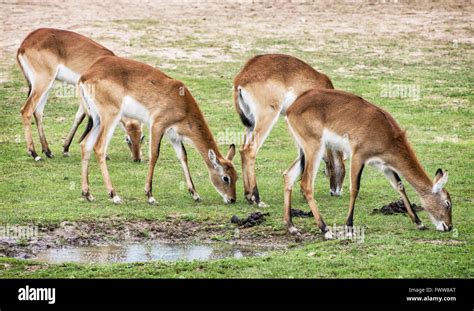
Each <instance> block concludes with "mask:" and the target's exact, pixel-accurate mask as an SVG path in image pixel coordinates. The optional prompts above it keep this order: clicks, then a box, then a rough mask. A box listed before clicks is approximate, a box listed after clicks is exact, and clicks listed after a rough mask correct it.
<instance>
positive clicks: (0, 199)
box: [0, 2, 474, 278]
mask: <svg viewBox="0 0 474 311" xmlns="http://www.w3.org/2000/svg"><path fill="white" fill-rule="evenodd" d="M46 3H47V2H45V4H43V5H40V6H38V7H35V10H34V12H35V13H33V11H32V10H31V8H30V6H32V5H31V4H21V5H20V4H1V5H0V6H2V9H1V11H3V12H10V13H11V14H10V15H9V16H5V19H4V21H5V22H4V27H5V30H6V31H5V32H4V33H2V34H1V36H3V37H2V42H8V43H7V44H5V45H3V46H2V47H1V50H2V54H1V59H0V62H1V63H0V67H1V70H2V77H1V79H0V169H1V175H0V225H2V226H6V225H14V224H20V225H37V226H39V227H40V228H49V227H53V228H54V227H58V226H60V224H61V223H63V222H65V221H67V222H71V223H78V224H80V223H105V224H107V223H111V222H113V221H119V222H121V223H127V222H140V221H148V222H150V221H151V222H157V223H161V222H162V223H169V224H171V226H172V225H173V224H175V225H176V227H177V228H180V227H179V224H180V223H184V222H191V223H193V224H197V226H201V227H202V228H201V229H199V232H200V234H197V235H196V236H195V239H200V240H219V241H233V242H238V241H239V238H241V239H243V240H245V241H247V242H255V243H257V242H260V243H270V244H271V243H273V242H274V241H278V244H280V245H282V244H283V245H285V248H284V249H283V250H275V251H274V252H270V253H269V254H268V255H266V256H264V257H255V258H244V259H224V260H216V261H208V262H205V261H195V262H184V261H180V262H173V263H164V262H153V263H137V264H58V265H57V264H45V263H38V262H34V261H32V260H22V259H11V258H8V257H2V258H0V277H3V278H17V277H35V278H36V277H38V278H43V277H53V278H55V277H66V278H69V277H71V278H72V277H75V278H77V277H123V278H128V277H165V278H168V277H171V278H178V277H179V278H195V277H199V278H202V277H204V278H207V277H243V278H255V277H270V278H272V277H273V278H275V277H283V278H291V277H305V278H308V277H309V278H313V277H325V278H333V277H335V278H359V277H367V278H372V277H374V278H405V277H415V278H431V277H436V278H449V277H455V278H461V277H468V278H472V277H473V276H474V270H473V267H474V266H473V261H472V260H473V253H474V248H473V242H474V235H473V234H474V227H473V226H472V221H473V215H474V212H473V209H472V207H473V205H474V197H473V190H472V181H473V172H474V149H473V147H474V140H473V128H474V123H473V119H474V110H473V107H474V95H473V88H474V72H473V67H474V52H473V43H474V41H473V39H472V38H473V34H474V32H473V29H472V20H473V12H474V10H473V7H472V4H463V5H457V4H455V3H452V2H449V3H447V4H436V6H435V5H434V4H433V5H430V4H426V5H425V6H422V5H418V6H412V5H407V4H390V3H389V4H377V3H376V4H373V5H370V6H361V7H359V6H357V8H355V7H353V6H354V5H353V4H351V5H346V4H344V3H339V2H335V3H334V4H331V5H327V6H324V8H323V9H321V6H320V5H321V4H320V3H319V4H318V2H316V3H313V4H284V3H279V4H272V3H267V4H256V5H254V6H250V7H248V6H246V5H244V4H242V5H239V4H225V3H224V4H216V3H214V4H205V3H202V4H199V5H195V6H189V5H186V6H185V5H172V6H169V8H168V9H167V10H163V5H162V4H159V3H158V4H154V5H151V4H146V5H144V7H138V5H137V6H135V7H134V8H128V7H126V5H125V4H123V3H118V4H117V10H116V11H114V12H108V11H107V12H104V14H103V15H100V16H97V15H95V14H93V13H94V10H95V11H98V10H100V7H98V4H96V5H90V6H88V7H87V9H86V12H88V13H90V14H81V15H83V16H81V17H80V18H81V19H82V20H78V21H77V23H78V24H73V23H72V22H71V21H69V20H68V19H67V18H68V16H69V17H70V16H73V14H74V12H76V11H77V10H79V7H78V4H75V3H76V2H75V3H70V5H65V6H62V7H58V6H54V5H53V4H51V6H49V5H47V4H46ZM147 6H151V7H147ZM41 12H43V13H44V16H43V17H41V16H42V15H41ZM127 12H128V13H129V14H127ZM30 14H34V16H33V17H34V18H32V20H33V25H34V26H32V23H29V24H27V25H25V23H22V21H24V20H25V19H28V18H30V17H32V16H31V15H30ZM48 16H51V17H54V16H58V17H59V20H60V21H64V23H60V22H57V21H53V20H54V19H53V18H48ZM74 16H76V15H74ZM2 19H3V17H2ZM40 26H54V27H61V28H67V29H71V30H74V31H78V32H81V33H83V34H86V35H90V36H91V37H92V38H93V39H95V40H97V41H99V42H100V43H102V44H104V45H106V46H107V47H109V48H111V49H113V50H114V51H116V52H117V53H118V54H120V55H123V56H126V57H130V58H133V59H136V60H141V61H144V62H146V63H148V64H152V65H155V66H157V67H158V68H161V69H162V70H163V71H165V72H166V73H167V74H169V75H171V76H173V77H175V78H177V79H180V80H182V81H183V82H185V83H186V84H187V86H188V87H189V89H190V90H191V92H192V93H193V95H194V96H195V98H196V99H197V101H198V103H199V105H200V107H201V109H202V110H203V112H204V115H205V117H206V119H207V121H208V123H209V125H210V127H211V130H212V132H213V133H214V135H215V137H216V139H218V140H219V141H220V142H222V143H223V144H221V150H222V151H223V152H224V151H225V150H226V149H227V144H228V143H232V142H235V143H237V144H238V143H239V141H237V140H238V138H239V137H238V134H236V133H240V132H241V131H242V126H241V124H240V120H239V118H238V116H237V114H236V113H235V112H234V109H233V104H232V91H231V85H232V80H233V77H234V76H235V75H236V74H237V72H238V71H239V69H240V68H241V66H242V65H243V64H244V62H245V61H246V60H247V59H248V58H249V57H251V56H253V55H255V54H262V53H275V52H278V53H287V54H292V55H294V56H297V57H299V58H301V59H303V60H305V61H307V62H308V63H309V64H311V65H313V66H314V67H315V68H317V69H318V70H320V71H322V72H324V73H326V74H328V75H329V76H330V77H331V78H332V80H333V82H334V84H335V87H336V88H338V89H343V90H347V91H350V92H353V93H356V94H358V95H360V96H362V97H364V98H366V99H367V100H369V101H371V102H373V103H375V104H378V105H380V106H381V107H383V108H384V109H386V110H388V111H389V112H391V113H392V114H393V115H394V117H395V118H396V119H397V121H398V122H399V123H400V124H401V125H402V127H403V128H406V129H407V130H408V135H409V139H410V141H411V142H412V144H413V146H414V149H415V151H416V152H417V155H418V156H419V158H420V160H421V162H422V164H423V165H424V167H425V168H426V170H427V171H428V173H429V174H430V175H431V176H433V175H434V172H435V171H436V169H437V168H438V167H441V168H443V169H448V170H449V182H448V186H447V189H448V190H449V192H450V194H451V197H452V201H453V222H454V226H455V230H454V231H452V232H449V233H440V232H437V231H435V230H434V227H433V226H432V224H431V222H430V221H429V219H428V216H427V214H426V213H425V212H420V213H419V215H420V217H421V218H422V220H423V222H424V223H425V224H426V225H428V227H429V228H430V230H427V231H418V230H416V228H415V226H414V225H413V224H411V223H410V221H409V219H408V217H405V216H403V215H396V216H384V215H381V214H372V213H371V212H372V210H373V209H375V208H380V207H382V206H383V205H384V204H387V203H388V202H391V201H393V200H396V199H398V198H397V194H396V193H395V192H394V191H393V190H392V188H391V187H390V185H389V184H388V182H387V181H386V180H385V178H384V177H383V176H382V175H381V174H380V173H378V172H376V171H375V170H374V169H372V168H368V169H366V170H365V171H364V174H363V178H362V185H361V192H360V195H359V199H358V201H357V204H356V211H355V223H356V225H361V226H364V229H365V238H364V241H363V243H358V242H355V241H348V240H334V241H324V240H323V239H322V237H321V235H320V234H319V232H318V230H317V229H316V226H315V224H314V220H313V219H311V218H304V219H301V218H298V219H295V222H296V226H297V227H299V228H300V229H302V231H303V232H305V235H304V238H303V241H298V242H297V241H295V240H294V238H292V237H291V236H288V235H287V234H286V230H285V226H284V224H283V180H282V177H281V173H282V172H283V171H284V170H285V169H286V168H287V167H288V166H289V165H290V164H291V162H292V161H293V160H294V158H295V155H296V150H295V147H294V143H293V142H292V139H291V137H290V135H289V133H288V132H287V129H286V127H285V125H284V122H283V121H282V120H280V122H279V123H278V124H277V126H276V127H275V128H274V130H273V132H272V133H271V134H270V136H269V137H268V139H267V141H266V143H265V144H264V146H263V148H262V149H261V151H260V152H259V155H258V158H257V176H258V182H259V189H260V191H261V196H262V198H263V200H264V201H265V202H266V203H267V204H269V205H270V207H269V208H267V209H266V211H268V212H269V213H270V215H269V216H267V221H266V222H264V223H263V224H261V225H258V226H256V227H253V228H248V229H241V230H240V235H241V237H236V235H235V231H234V226H233V225H231V224H230V222H229V220H230V218H231V216H232V215H234V214H236V215H238V216H239V217H241V216H246V215H247V214H249V213H250V212H253V211H256V210H257V208H256V207H255V206H249V205H248V204H247V203H246V202H245V201H244V199H243V190H242V182H241V179H239V181H238V201H237V203H236V204H234V205H223V203H222V199H221V198H220V196H219V195H218V194H217V193H216V192H215V191H214V189H213V187H212V185H211V183H210V181H209V180H208V174H207V171H206V169H205V166H204V163H203V161H202V160H201V159H200V156H199V155H198V153H197V152H196V151H195V150H194V149H192V147H188V157H189V162H190V169H191V174H192V176H193V179H194V182H195V184H196V187H197V190H198V192H199V193H200V195H201V197H202V198H203V201H202V202H201V203H194V202H193V200H192V199H191V197H190V196H189V195H188V194H187V190H186V187H185V183H184V176H183V175H182V172H181V167H180V166H179V162H178V160H177V159H176V157H175V155H174V152H173V150H172V148H171V145H170V144H169V142H167V141H164V142H163V144H162V149H161V150H162V152H161V155H160V159H159V161H158V167H157V169H156V171H155V184H154V195H155V198H156V199H157V200H158V205H157V206H150V205H148V204H147V203H146V199H145V196H144V192H143V187H144V182H145V176H146V170H147V168H146V165H147V163H146V162H145V163H141V164H136V163H132V162H131V161H130V159H129V153H128V148H127V146H126V144H125V143H124V142H123V136H124V134H123V132H122V131H121V130H120V129H117V131H116V133H115V136H114V138H113V140H112V142H111V143H110V148H109V152H108V154H109V155H110V158H111V160H110V161H108V167H109V171H110V175H111V178H112V181H113V183H114V186H115V188H116V189H117V192H118V194H119V195H121V197H122V199H124V201H125V204H122V205H120V206H116V205H113V203H112V202H110V201H109V200H108V199H107V196H106V190H105V187H104V185H103V181H102V176H101V174H100V170H99V167H98V165H97V164H96V163H95V161H92V163H91V175H90V182H91V191H92V193H93V194H94V196H95V197H96V199H97V200H96V201H95V202H94V203H88V202H84V201H82V200H81V197H80V151H79V145H78V144H77V143H74V144H73V146H72V147H71V150H70V151H71V152H70V153H71V157H69V158H64V157H62V156H61V150H62V148H61V146H62V142H63V139H64V137H65V136H66V134H67V132H68V130H69V127H70V125H71V123H72V120H73V117H74V114H75V111H76V109H77V104H78V98H74V97H71V96H66V97H64V96H58V95H60V94H61V92H62V91H61V89H60V86H59V83H58V86H56V87H55V88H54V89H53V91H52V92H51V95H50V98H49V100H48V103H47V105H46V109H45V117H44V125H45V131H46V135H47V138H48V140H49V143H50V146H51V149H52V151H53V153H55V155H56V157H55V158H54V159H46V160H44V161H41V162H38V163H35V162H34V161H33V160H32V159H31V157H28V156H26V153H25V150H26V148H25V143H24V138H23V129H22V125H21V119H20V113H19V110H20V107H21V106H22V105H23V103H24V100H25V99H26V94H27V86H26V82H25V81H24V78H23V77H22V75H21V73H20V72H19V69H18V68H17V66H16V64H15V61H14V49H15V48H16V47H17V46H18V45H19V44H20V42H21V40H22V38H24V37H25V36H26V34H27V33H28V32H30V31H32V30H33V29H34V28H36V27H40ZM400 90H403V92H401V93H400V92H399V91H400ZM83 127H84V126H82V127H81V129H80V130H79V132H82V130H83ZM33 138H34V140H35V143H36V147H37V150H38V149H40V148H41V147H40V145H39V139H38V137H37V135H36V132H35V131H34V136H33ZM76 140H77V138H76ZM224 143H225V144H224ZM147 148H148V143H146V144H145V146H144V149H143V150H144V154H147V152H146V150H147ZM235 165H236V168H238V171H239V173H240V159H238V156H237V157H236V160H235ZM347 165H348V163H347ZM348 187H349V181H348V176H346V181H345V184H344V195H343V197H342V198H332V197H330V196H329V195H328V189H329V186H328V181H327V180H326V179H325V178H324V176H323V174H319V175H318V177H317V181H316V184H315V197H316V200H317V201H318V203H319V206H320V209H321V212H322V215H323V216H324V219H325V220H326V222H327V223H328V224H329V225H332V224H339V225H341V224H343V222H344V220H345V216H346V213H347V207H348V204H349V196H348V190H349V189H348ZM296 189H297V188H296ZM408 194H409V197H410V198H412V201H414V202H415V203H417V204H418V203H419V199H418V198H417V196H416V194H415V193H414V191H413V190H412V189H411V188H410V189H409V193H408ZM293 202H294V204H293V207H294V208H299V209H305V210H307V209H308V207H307V204H306V203H305V202H304V200H303V198H302V197H301V196H300V195H299V193H298V191H295V195H294V197H293ZM209 227H211V228H212V230H209V234H208V235H206V234H205V232H206V230H208V228H209ZM203 232H204V233H203ZM109 238H113V237H109ZM192 238H193V237H188V240H189V239H192ZM0 242H1V241H0ZM19 243H23V244H26V245H27V244H28V243H29V241H20V242H19ZM0 246H1V243H0ZM7 247H9V246H7ZM0 250H2V249H1V248H0ZM3 251H4V253H6V252H7V251H8V250H6V251H5V248H3Z"/></svg>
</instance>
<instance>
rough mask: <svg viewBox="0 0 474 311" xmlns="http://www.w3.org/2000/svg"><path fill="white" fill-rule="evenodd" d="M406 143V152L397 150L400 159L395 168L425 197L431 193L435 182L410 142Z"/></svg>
mask: <svg viewBox="0 0 474 311" xmlns="http://www.w3.org/2000/svg"><path fill="white" fill-rule="evenodd" d="M404 145H405V146H404V147H405V148H404V149H405V152H397V157H398V161H397V165H396V166H395V168H396V170H397V171H398V172H400V174H401V175H402V176H403V177H404V178H405V179H406V180H407V181H408V183H409V184H410V185H412V187H413V188H414V189H415V191H416V192H417V193H418V195H420V196H421V197H422V198H423V197H424V196H426V195H428V194H430V193H431V191H432V187H433V183H432V181H431V179H430V178H429V176H428V174H427V173H426V171H425V170H424V168H423V167H422V166H421V163H420V161H418V158H417V157H416V155H415V153H414V151H413V149H412V148H411V146H410V145H409V144H408V142H405V144H404Z"/></svg>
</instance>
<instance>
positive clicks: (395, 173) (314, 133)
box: [284, 89, 452, 237]
mask: <svg viewBox="0 0 474 311" xmlns="http://www.w3.org/2000/svg"><path fill="white" fill-rule="evenodd" d="M286 121H287V124H288V127H289V129H290V132H291V133H292V134H293V137H294V139H295V140H296V142H297V145H298V147H299V148H300V149H301V150H303V154H302V155H301V156H300V157H299V158H298V159H296V161H295V162H294V163H293V164H292V165H291V166H290V167H289V168H288V169H287V170H286V171H285V174H284V180H285V192H284V193H285V194H284V197H285V199H284V200H285V203H284V205H285V221H286V224H287V226H288V229H289V231H290V232H292V233H297V229H296V228H295V227H294V226H293V223H292V220H291V213H290V209H291V191H292V186H293V183H294V182H295V180H296V178H297V177H298V176H299V175H300V174H302V179H301V187H302V189H303V191H304V193H305V197H306V200H307V201H308V204H309V206H310V208H311V210H312V212H313V215H314V217H315V219H316V222H317V224H318V227H319V228H320V229H321V231H322V232H324V233H325V235H326V237H331V232H330V231H329V229H328V227H327V226H326V224H325V223H324V221H323V219H322V217H321V215H320V213H319V211H318V207H317V205H316V202H315V200H314V198H313V183H314V177H315V174H316V172H317V169H318V166H319V164H320V161H321V158H322V155H323V154H324V152H325V149H326V148H327V146H330V147H331V148H333V149H336V150H343V151H344V152H346V153H348V154H350V155H351V157H352V158H351V168H350V181H351V186H350V189H351V190H350V192H351V193H350V203H349V214H348V216H347V220H346V225H347V226H348V227H350V228H351V227H352V225H353V215H354V205H355V201H356V198H357V195H358V193H359V186H360V179H361V176H362V170H363V169H364V166H365V165H366V164H370V165H372V166H375V167H376V168H378V169H379V170H380V171H382V172H383V173H384V175H385V176H386V177H387V179H388V180H389V182H390V184H391V185H392V186H393V188H394V189H395V190H396V191H397V192H398V193H399V194H400V196H401V197H402V200H403V202H404V204H405V206H406V209H407V212H408V215H409V216H410V218H411V220H412V221H413V222H414V223H415V224H416V225H417V227H418V228H419V229H424V228H425V227H424V225H423V224H422V223H421V221H420V219H419V218H418V216H417V215H416V213H415V211H414V210H413V209H412V207H411V205H410V201H409V200H408V197H407V195H406V192H405V187H404V185H403V183H402V181H401V179H400V177H399V174H400V175H402V176H403V177H404V178H405V179H406V180H407V181H408V182H409V183H410V184H411V185H412V186H413V188H414V189H415V190H416V192H417V193H418V194H419V196H420V197H421V200H422V204H423V206H424V208H425V210H426V211H427V212H428V214H429V215H430V218H431V220H432V222H433V223H434V225H435V226H436V229H437V230H440V231H448V230H451V228H452V221H451V209H452V204H451V198H450V196H449V193H448V191H446V189H444V185H445V184H446V182H447V181H448V172H446V171H445V172H443V171H442V170H441V169H438V170H437V172H436V174H435V177H434V179H433V180H431V179H430V178H429V177H428V175H427V174H426V172H425V170H424V169H423V167H422V166H421V164H420V162H419V161H418V159H417V157H416V155H415V153H414V151H413V149H412V147H411V146H410V144H409V143H408V140H407V138H406V134H405V131H403V130H402V129H401V128H400V127H399V125H398V124H397V122H396V121H395V120H394V118H393V117H392V116H391V115H390V114H389V113H388V112H386V111H384V110H382V109H381V108H379V107H377V106H375V105H373V104H371V103H369V102H367V101H365V100H364V99H362V98H360V97H358V96H355V95H352V94H349V93H345V92H342V91H336V90H324V89H313V90H310V91H308V92H305V93H304V94H302V95H301V96H300V97H298V99H296V101H295V103H294V104H293V105H292V106H291V107H290V108H289V109H288V110H287V112H286ZM303 162H304V167H305V169H304V171H303V169H302V163H303Z"/></svg>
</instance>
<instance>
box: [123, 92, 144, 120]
mask: <svg viewBox="0 0 474 311" xmlns="http://www.w3.org/2000/svg"><path fill="white" fill-rule="evenodd" d="M121 112H122V116H124V117H127V118H132V119H136V120H139V121H140V122H142V123H145V124H147V125H150V121H151V120H150V117H151V116H150V111H149V110H148V109H147V108H146V107H145V106H143V105H142V104H141V103H139V102H138V101H137V100H135V99H134V98H133V97H131V96H125V97H124V98H123V101H122V111H121Z"/></svg>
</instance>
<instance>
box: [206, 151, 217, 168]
mask: <svg viewBox="0 0 474 311" xmlns="http://www.w3.org/2000/svg"><path fill="white" fill-rule="evenodd" d="M207 156H208V157H209V161H211V163H212V165H213V166H214V168H217V167H219V162H218V161H217V157H216V153H215V152H214V150H212V149H209V151H208V152H207Z"/></svg>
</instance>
